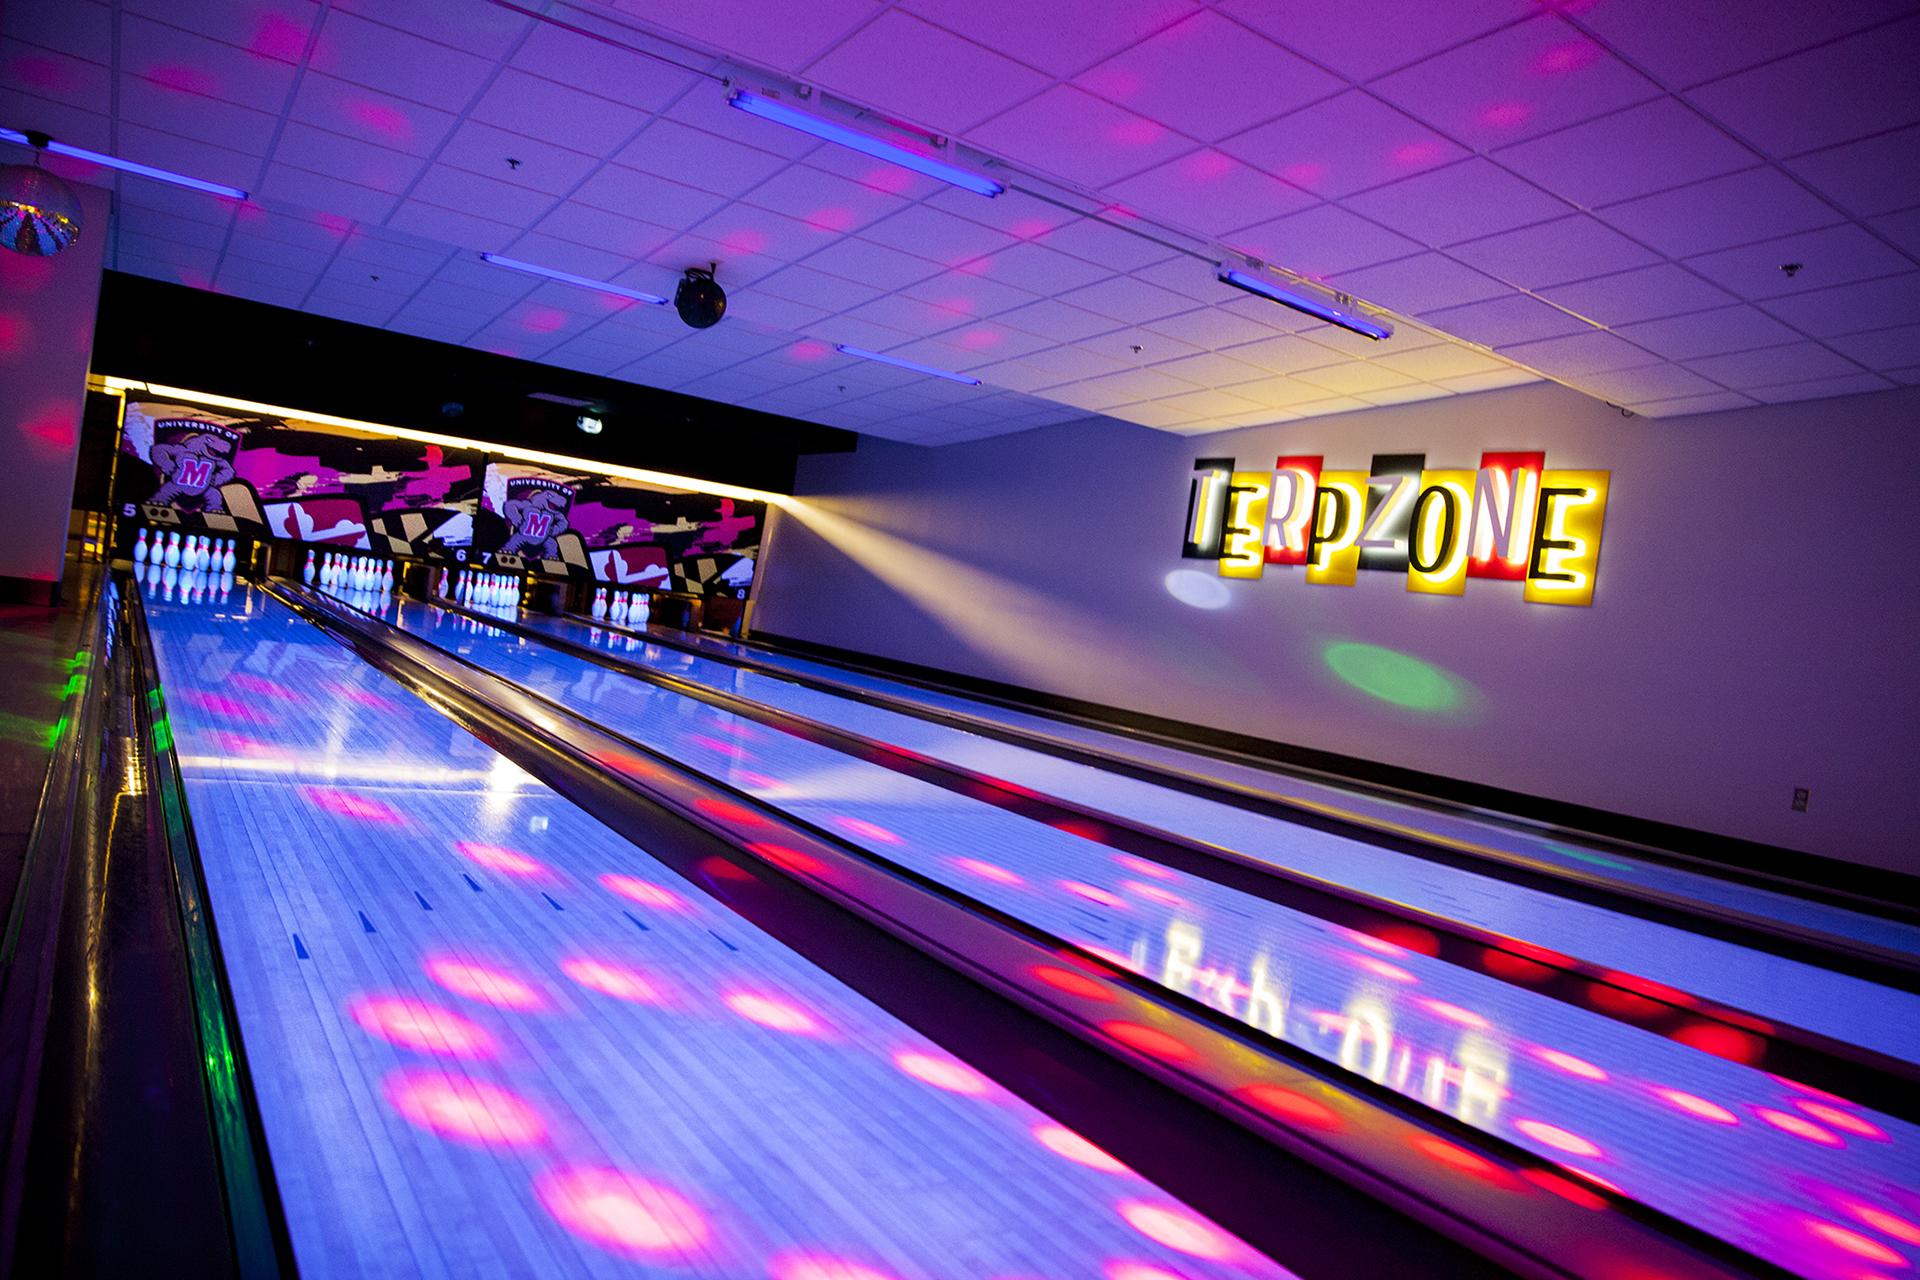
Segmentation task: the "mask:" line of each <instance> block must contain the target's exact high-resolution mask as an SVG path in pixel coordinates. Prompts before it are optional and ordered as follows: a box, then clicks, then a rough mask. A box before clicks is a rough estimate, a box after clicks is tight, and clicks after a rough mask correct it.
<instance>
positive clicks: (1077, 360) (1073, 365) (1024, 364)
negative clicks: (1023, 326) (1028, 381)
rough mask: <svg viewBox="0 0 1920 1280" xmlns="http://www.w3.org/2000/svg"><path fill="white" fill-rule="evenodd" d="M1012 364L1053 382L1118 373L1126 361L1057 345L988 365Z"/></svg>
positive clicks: (1001, 366)
mask: <svg viewBox="0 0 1920 1280" xmlns="http://www.w3.org/2000/svg"><path fill="white" fill-rule="evenodd" d="M1008 366H1013V367H1014V368H1017V369H1020V370H1026V371H1033V372H1038V373H1042V374H1046V375H1048V376H1050V377H1052V379H1053V383H1052V384H1050V385H1058V384H1060V383H1063V382H1078V381H1080V380H1081V379H1083V378H1094V377H1099V376H1102V375H1104V374H1111V373H1117V372H1120V371H1121V370H1123V369H1125V368H1126V366H1125V365H1123V364H1121V363H1120V362H1119V361H1117V360H1109V359H1108V358H1107V357H1105V356H1103V355H1099V354H1097V353H1095V352H1092V351H1082V350H1080V349H1078V348H1077V347H1054V348H1052V349H1051V350H1048V351H1036V352H1034V353H1033V354H1032V355H1026V356H1020V357H1018V358H1017V359H1013V360H1003V361H1001V362H1000V363H999V364H996V365H990V366H988V367H989V368H992V369H995V370H1001V369H1005V368H1007V367H1008ZM981 376H983V377H984V376H985V375H984V374H983V375H981ZM1169 381H1172V379H1169ZM1007 385H1008V386H1013V384H1012V383H1007ZM1184 386H1185V384H1184V383H1183V384H1181V386H1177V387H1175V388H1174V390H1176V391H1178V390H1181V389H1182V388H1183V387H1184ZM1022 389H1023V388H1020V387H1014V390H1016V391H1018V390H1022ZM1048 398H1049V399H1057V398H1058V397H1052V396H1050V397H1048Z"/></svg>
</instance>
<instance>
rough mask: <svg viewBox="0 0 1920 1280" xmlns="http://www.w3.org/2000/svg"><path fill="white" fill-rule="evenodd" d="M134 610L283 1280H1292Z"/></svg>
mask: <svg viewBox="0 0 1920 1280" xmlns="http://www.w3.org/2000/svg"><path fill="white" fill-rule="evenodd" d="M363 603H367V604H369V605H372V606H374V607H375V608H378V607H379V606H378V602H377V601H372V600H369V601H365V602H363ZM150 608H151V619H152V630H153V634H154V642H155V649H156V651H157V655H158V661H159V666H160V674H161V678H162V681H163V684H164V687H165V691H166V697H167V712H168V715H169V717H170V720H171V727H172V732H173V738H174V741H175V743H176V749H177V751H178V754H179V756H180V760H181V766H182V771H183V774H184V777H185V782H186V788H187V795H188V801H189V805H190V807H191V812H192V819H193V823H194V832H195V836H196V840H197V842H198V845H199V848H200V855H201V859H202V862H203V864H204V867H205V871H206V877H207V882H208V888H209V893H210V900H211V903H212V910H213V914H214V916H215V918H216V921H217V924H218V927H219V931H220V938H221V944H222V948H223V952H224V959H225V962H226V966H227V973H228V977H229V979H230V981H231V984H232V988H233V995H234V1002H235V1006H236V1009H237V1012H238V1015H239V1021H240V1028H241V1034H242V1036H243V1039H244V1043H245V1045H246V1052H247V1059H248V1064H249V1066H250V1068H251V1070H252V1073H253V1078H254V1081H255V1084H256V1088H257V1092H258V1095H259V1100H260V1106H261V1112H262V1117H263V1123H264V1128H265V1132H266V1137H267V1142H268V1146H269V1149H270V1152H271V1154H272V1164H273V1171H274V1175H275V1177H276V1178H277V1180H278V1187H279V1191H280V1195H281V1198H282V1200H283V1202H284V1205H285V1211H286V1216H287V1220H288V1225H289V1229H290V1232H291V1235H292V1239H293V1243H294V1249H295V1254H296V1257H297V1260H298V1262H299V1265H300V1268H301V1270H302V1272H303V1273H304V1274H306V1275H308V1276H334V1275H338V1276H374V1275H424V1276H458V1277H463V1278H464V1277H472V1276H496V1275H497V1276H549V1275H609V1276H611V1275H632V1274H636V1273H639V1274H648V1275H653V1274H659V1275H674V1276H702V1277H713V1278H719V1277H726V1278H727V1280H737V1278H740V1277H762V1276H764V1277H771V1278H772V1280H890V1278H891V1280H934V1278H936V1277H954V1278H955V1280H962V1278H965V1280H972V1278H975V1277H994V1276H1014V1275H1031V1274H1041V1275H1046V1276H1049V1277H1054V1276H1058V1277H1084V1278H1085V1280H1170V1278H1172V1277H1180V1276H1188V1277H1199V1276H1207V1277H1216V1276H1221V1277H1224V1276H1231V1277H1280V1276H1284V1275H1285V1274H1286V1273H1285V1272H1284V1271H1283V1270H1282V1269H1280V1268H1279V1267H1276V1266H1275V1265H1273V1264H1272V1263H1271V1262H1268V1261H1267V1260H1265V1259H1263V1258H1261V1257H1259V1256H1257V1255H1255V1254H1254V1253H1253V1252H1252V1251H1251V1250H1250V1249H1248V1248H1247V1246H1245V1245H1244V1244H1243V1243H1241V1242H1240V1241H1239V1240H1238V1239H1236V1238H1235V1237H1233V1236H1231V1235H1229V1234H1228V1233H1226V1232H1224V1231H1222V1230H1221V1229H1220V1228H1219V1227H1218V1226H1216V1225H1214V1224H1213V1223H1211V1222H1209V1221H1208V1220H1206V1219H1205V1218H1203V1217H1201V1216H1200V1215H1198V1214H1196V1213H1194V1212H1193V1211H1192V1210H1191V1209H1189V1208H1187V1207H1186V1206H1184V1205H1182V1204H1181V1203H1179V1202H1178V1201H1175V1200H1174V1199H1172V1198H1171V1197H1169V1196H1168V1195H1166V1194H1165V1193H1164V1192H1162V1191H1160V1190H1159V1189H1158V1188H1156V1187H1155V1186H1153V1185H1152V1184H1150V1183H1149V1182H1147V1181H1146V1180H1144V1179H1142V1178H1140V1177H1139V1176H1138V1175H1136V1174H1134V1173H1132V1172H1131V1171H1130V1170H1128V1169H1127V1168H1126V1167H1124V1166H1122V1165H1120V1164H1119V1163H1118V1162H1116V1161H1115V1160H1113V1159H1112V1158H1111V1157H1109V1156H1107V1155H1106V1154H1105V1153H1104V1152H1102V1151H1100V1150H1099V1149H1097V1148H1095V1147H1093V1146H1092V1145H1091V1144H1089V1143H1087V1142H1086V1141H1085V1140H1084V1139H1082V1138H1080V1137H1079V1135H1077V1134H1075V1133H1073V1132H1071V1131H1069V1130H1067V1129H1065V1128H1064V1127H1062V1126H1060V1125H1059V1124H1057V1123H1056V1122H1054V1121H1052V1120H1050V1119H1049V1118H1048V1117H1047V1116H1045V1115H1044V1114H1042V1113H1041V1112H1039V1111H1036V1110H1035V1109H1033V1108H1032V1107H1030V1106H1028V1105H1026V1104H1025V1103H1024V1102H1022V1101H1020V1100H1019V1099H1017V1098H1015V1097H1013V1096H1012V1095H1011V1094H1009V1093H1007V1092H1006V1091H1005V1090H1004V1089H1002V1088H1001V1087H1000V1086H998V1085H996V1084H995V1083H993V1082H992V1081H991V1080H989V1079H988V1078H987V1077H985V1076H983V1075H981V1074H979V1073H978V1072H976V1071H975V1070H973V1069H972V1068H971V1067H969V1066H967V1065H966V1064H965V1063H963V1062H961V1061H960V1060H958V1059H956V1058H954V1057H953V1056H952V1055H950V1054H948V1053H946V1052H945V1051H944V1050H942V1049H941V1048H939V1047H938V1046H937V1045H936V1044H934V1043H933V1042H932V1041H930V1040H927V1039H926V1038H924V1037H922V1036H920V1035H919V1034H917V1033H915V1032H914V1031H912V1030H911V1029H910V1028H908V1027H907V1026H906V1025H904V1024H902V1023H900V1022H898V1021H897V1020H895V1019H894V1018H892V1017H891V1016H890V1015H888V1014H886V1013H885V1012H883V1011H882V1010H880V1009H879V1008H878V1007H876V1006H874V1005H872V1004H870V1003H868V1002H867V1001H866V1000H864V999H863V998H861V997H860V996H859V995H858V994H856V993H855V992H853V991H851V990H850V989H848V988H847V987H845V986H843V985H841V984H840V983H838V982H837V981H835V980H834V979H832V978H831V977H829V976H828V975H826V974H825V973H823V972H822V971H820V970H818V969H816V968H814V967H813V966H812V965H810V964H809V963H807V962H806V961H805V960H804V959H803V958H801V957H800V956H799V955H797V954H795V953H794V952H792V951H790V950H788V949H787V948H785V947H784V946H782V945H780V944H779V943H777V942H775V941H774V940H773V939H771V938H769V937H767V936H766V935H764V934H762V933H760V932H759V931H758V930H757V929H755V928H753V927H752V926H750V925H748V924H746V923H745V922H743V921H742V920H740V919H739V918H738V917H736V916H734V915H732V914H731V913H730V912H728V911H726V910H725V909H724V908H722V907H720V906H719V905H718V904H716V903H714V902H713V901H711V900H710V899H708V898H706V897H705V896H704V895H703V894H701V893H700V892H698V891H697V890H695V889H693V888H692V887H691V886H689V885H688V884H687V883H686V882H685V881H683V880H681V879H679V878H678V877H677V876H675V875H674V874H673V873H671V872H670V871H668V870H667V869H665V868H664V867H663V866H661V865H660V864H658V863H656V862H654V861H653V860H652V859H650V858H649V857H648V856H647V855H646V853H644V852H643V851H642V850H640V849H638V848H635V847H634V846H633V845H632V844H630V843H629V842H627V841H626V840H625V839H623V838H621V837H620V836H618V835H616V834H614V833H613V832H611V831H609V830H608V829H607V828H605V827H603V826H601V825H600V824H599V823H598V822H596V821H594V820H593V819H591V818H589V817H587V816H586V815H584V814H583V813H581V812H580V811H579V810H577V809H575V808H573V807H572V806H571V805H569V804H568V803H567V802H565V801H564V800H563V799H561V798H560V797H559V796H557V795H555V794H554V793H553V792H551V791H549V790H548V789H547V788H546V787H544V786H542V785H540V784H539V783H537V782H535V781H534V780H533V779H531V778H530V777H528V776H527V775H526V774H524V773H522V772H521V771H520V770H519V769H517V768H515V767H513V766H512V765H511V764H510V763H508V762H507V761H505V760H504V759H503V758H501V757H500V756H498V755H497V754H495V753H493V752H492V751H490V750H489V749H487V748H486V747H485V746H483V745H482V744H481V743H479V742H478V741H477V740H475V739H473V738H471V737H470V736H468V735H467V734H465V733H463V732H461V731H460V730H458V729H456V728H454V727H453V726H452V725H451V724H450V723H449V722H448V721H446V720H445V719H443V718H442V717H440V716H439V715H437V714H435V713H433V712H432V711H430V710H429V709H428V708H426V707H425V706H424V705H423V704H421V703H419V702H418V701H416V700H415V699H413V698H412V697H410V696H409V695H408V694H406V693H405V692H404V691H403V690H401V689H400V688H399V686H397V685H395V684H392V683H391V682H389V681H387V680H386V679H385V678H384V677H382V676H380V675H379V674H378V673H376V672H374V671H373V670H371V669H370V668H368V667H366V666H365V665H363V664H362V663H361V662H360V661H359V660H358V659H356V658H355V657H354V656H353V655H351V654H350V653H349V652H348V651H347V650H345V649H344V648H342V647H341V646H339V645H338V644H336V643H335V642H333V641H332V640H329V639H327V638H326V637H324V636H323V635H321V634H320V633H319V632H317V631H315V630H314V629H313V628H311V627H309V626H307V625H306V624H304V623H302V622H300V621H298V620H297V619H295V618H294V617H293V616H292V615H291V614H290V613H288V612H286V611H285V610H283V609H281V608H280V607H279V606H278V605H275V604H272V603H271V602H268V601H266V600H265V599H264V597H262V596H260V595H258V594H257V593H252V592H245V593H242V594H241V595H240V597H239V598H238V599H237V600H235V602H234V604H233V607H232V608H230V609H195V608H191V607H186V606H170V605H165V604H156V605H153V606H150Z"/></svg>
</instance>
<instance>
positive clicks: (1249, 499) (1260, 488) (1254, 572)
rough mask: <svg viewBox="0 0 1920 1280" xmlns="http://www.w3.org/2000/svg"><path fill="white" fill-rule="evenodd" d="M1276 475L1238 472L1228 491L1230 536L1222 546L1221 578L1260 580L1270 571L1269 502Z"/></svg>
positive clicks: (1260, 472)
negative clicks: (1268, 557)
mask: <svg viewBox="0 0 1920 1280" xmlns="http://www.w3.org/2000/svg"><path fill="white" fill-rule="evenodd" d="M1272 496H1273V473H1272V472H1270V471H1236V472H1234V473H1233V488H1231V489H1229V490H1228V491H1227V536H1226V538H1225V539H1224V540H1223V541H1222V542H1221V544H1220V576H1221V577H1223V578H1257V577H1259V576H1260V573H1261V570H1263V569H1265V568H1266V567H1267V552H1266V538H1267V502H1268V499H1270V498H1271V497H1272Z"/></svg>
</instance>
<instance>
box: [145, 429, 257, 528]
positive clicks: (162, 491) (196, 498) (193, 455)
mask: <svg viewBox="0 0 1920 1280" xmlns="http://www.w3.org/2000/svg"><path fill="white" fill-rule="evenodd" d="M239 448H240V433H239V432H237V431H231V430H228V429H227V428H226V427H223V426H219V425H217V424H215V423H211V422H200V421H196V420H193V419H177V418H172V419H162V420H161V421H159V422H156V423H155V424H154V444H153V458H152V462H153V469H154V470H155V471H157V472H159V473H160V487H159V489H157V490H155V491H154V495H153V497H152V498H150V499H148V501H150V502H157V503H164V504H166V505H167V506H170V507H181V508H184V509H186V510H189V511H200V512H209V511H225V510H226V509H227V503H226V499H225V498H223V497H221V495H220V486H221V485H223V484H225V483H226V482H227V481H229V480H231V479H233V455H234V454H235V453H236V452H237V451H238V450H239Z"/></svg>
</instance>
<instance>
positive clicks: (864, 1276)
mask: <svg viewBox="0 0 1920 1280" xmlns="http://www.w3.org/2000/svg"><path fill="white" fill-rule="evenodd" d="M767 1275H768V1277H769V1280H898V1277H897V1276H895V1275H894V1274H893V1273H892V1272H891V1271H876V1270H874V1269H873V1268H872V1267H867V1266H862V1265H861V1264H859V1263H857V1262H849V1261H847V1259H845V1258H835V1257H833V1256H831V1255H829V1254H824V1253H783V1254H781V1255H779V1256H778V1257H776V1258H773V1259H771V1260H770V1261H769V1262H768V1263H767Z"/></svg>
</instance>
